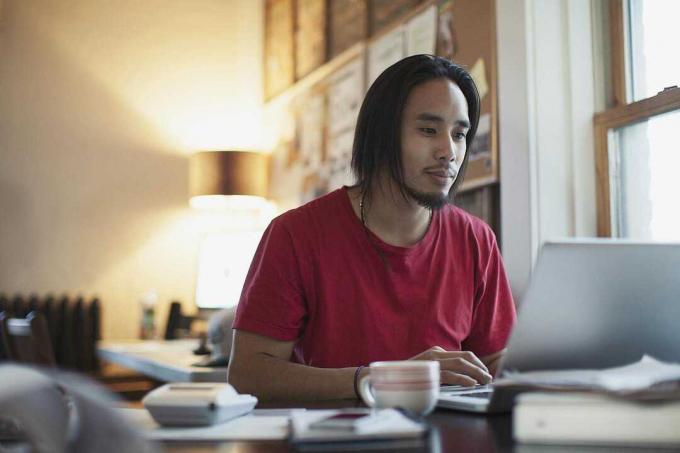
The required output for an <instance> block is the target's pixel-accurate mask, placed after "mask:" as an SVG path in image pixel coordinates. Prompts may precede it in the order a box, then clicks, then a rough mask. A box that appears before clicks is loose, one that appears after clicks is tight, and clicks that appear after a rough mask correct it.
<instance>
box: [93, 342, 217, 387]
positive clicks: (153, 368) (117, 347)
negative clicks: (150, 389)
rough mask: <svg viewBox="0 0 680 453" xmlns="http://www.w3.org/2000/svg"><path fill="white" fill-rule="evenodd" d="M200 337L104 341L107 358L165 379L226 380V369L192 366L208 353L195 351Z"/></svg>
mask: <svg viewBox="0 0 680 453" xmlns="http://www.w3.org/2000/svg"><path fill="white" fill-rule="evenodd" d="M197 346H198V340H166V341H149V340H146V341H141V340H136V341H128V342H100V343H99V344H98V345H97V354H98V355H99V357H100V358H101V359H103V360H106V361H108V362H112V363H115V364H117V365H121V366H124V367H126V368H130V369H132V370H135V371H137V372H139V373H142V374H144V375H147V376H149V377H152V378H154V379H156V380H159V381H163V382H226V381H227V369H226V368H206V367H196V366H192V365H193V364H194V363H196V362H198V361H200V360H201V358H202V357H204V356H197V355H194V354H193V352H192V351H193V350H194V349H196V347H197Z"/></svg>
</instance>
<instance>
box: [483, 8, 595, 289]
mask: <svg viewBox="0 0 680 453" xmlns="http://www.w3.org/2000/svg"><path fill="white" fill-rule="evenodd" d="M496 5H497V33H498V63H499V64H498V75H499V129H500V135H499V137H500V153H501V169H500V170H501V171H500V175H501V189H502V190H501V225H502V236H503V238H502V239H503V241H502V243H503V255H504V259H505V262H506V266H507V268H508V274H509V277H510V281H511V285H512V288H513V293H514V295H515V297H516V299H517V300H519V301H521V298H522V295H523V294H524V291H525V290H526V286H527V283H528V280H529V277H530V274H531V269H532V266H533V263H534V260H535V258H536V254H537V251H538V249H539V247H540V244H541V243H543V242H545V241H547V240H550V239H558V238H563V237H574V236H595V235H596V212H595V160H594V142H593V127H592V119H593V114H594V110H595V97H594V77H595V72H594V68H593V50H592V49H593V38H592V36H593V35H592V33H591V24H592V19H591V17H592V8H591V6H592V5H591V2H590V0H498V1H497V2H496Z"/></svg>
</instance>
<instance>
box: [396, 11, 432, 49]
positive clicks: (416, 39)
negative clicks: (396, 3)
mask: <svg viewBox="0 0 680 453" xmlns="http://www.w3.org/2000/svg"><path fill="white" fill-rule="evenodd" d="M404 40H405V45H406V56H410V55H417V54H421V53H427V54H432V53H434V51H435V48H436V47H437V6H436V5H432V6H430V7H429V8H427V9H425V10H424V11H423V12H422V13H420V14H418V15H417V16H415V17H414V18H413V19H411V20H409V21H408V22H407V23H406V24H405V25H404Z"/></svg>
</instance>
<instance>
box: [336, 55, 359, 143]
mask: <svg viewBox="0 0 680 453" xmlns="http://www.w3.org/2000/svg"><path fill="white" fill-rule="evenodd" d="M364 69H365V65H364V54H363V53H362V54H361V55H360V56H359V57H357V58H355V59H354V60H352V61H350V62H349V63H347V64H346V65H345V66H343V67H342V68H340V69H339V70H338V71H337V72H336V73H334V74H333V75H331V77H330V78H329V81H328V117H327V130H328V134H329V135H331V136H333V135H337V134H338V133H340V132H342V131H345V130H348V129H351V130H354V127H355V126H356V121H357V117H358V116H359V109H360V108H361V102H362V101H363V99H364V93H365V92H366V89H365V86H366V85H365V83H364Z"/></svg>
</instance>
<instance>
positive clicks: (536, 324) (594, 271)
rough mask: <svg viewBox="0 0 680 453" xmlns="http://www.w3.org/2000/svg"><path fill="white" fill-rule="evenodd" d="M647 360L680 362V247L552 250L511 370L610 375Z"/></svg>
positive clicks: (528, 306)
mask: <svg viewBox="0 0 680 453" xmlns="http://www.w3.org/2000/svg"><path fill="white" fill-rule="evenodd" d="M643 354H650V355H652V356H654V357H656V358H658V359H660V360H666V361H680V244H660V243H639V242H629V241H622V240H611V239H609V240H607V239H593V240H578V241H575V240H574V241H563V242H550V243H546V244H545V245H544V246H543V248H542V249H541V253H540V255H539V258H538V261H537V264H536V267H535V270H534V273H533V275H532V278H531V284H530V286H529V289H528V291H527V294H526V297H525V298H524V300H523V301H522V303H521V305H520V306H519V319H518V324H517V326H516V327H515V329H514V331H513V334H512V336H511V338H510V342H509V345H508V353H507V355H506V358H505V361H504V368H505V369H514V370H520V371H528V370H538V369H557V368H603V367H610V366H617V365H623V364H626V363H630V362H634V361H637V360H639V359H640V358H641V357H642V355H643Z"/></svg>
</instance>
